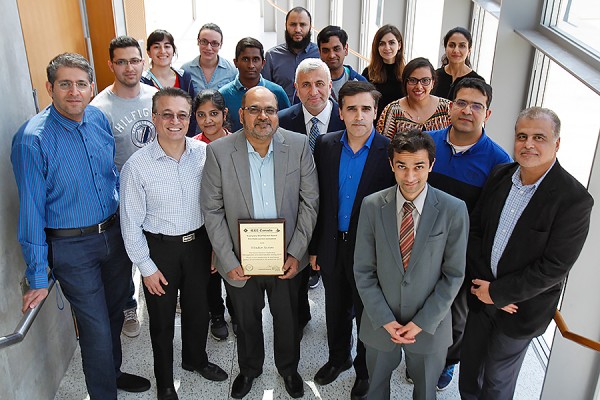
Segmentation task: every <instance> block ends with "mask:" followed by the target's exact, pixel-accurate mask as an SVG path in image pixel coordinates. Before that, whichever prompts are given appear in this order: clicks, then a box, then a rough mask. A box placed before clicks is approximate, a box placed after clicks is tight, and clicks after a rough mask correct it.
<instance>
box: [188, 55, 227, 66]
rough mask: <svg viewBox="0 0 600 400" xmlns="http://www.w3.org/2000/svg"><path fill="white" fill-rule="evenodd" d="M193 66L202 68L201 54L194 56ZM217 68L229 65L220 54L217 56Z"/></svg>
mask: <svg viewBox="0 0 600 400" xmlns="http://www.w3.org/2000/svg"><path fill="white" fill-rule="evenodd" d="M192 67H194V68H201V67H200V56H196V58H194V62H193V63H192ZM217 68H227V66H226V65H225V59H224V58H221V57H220V56H217Z"/></svg>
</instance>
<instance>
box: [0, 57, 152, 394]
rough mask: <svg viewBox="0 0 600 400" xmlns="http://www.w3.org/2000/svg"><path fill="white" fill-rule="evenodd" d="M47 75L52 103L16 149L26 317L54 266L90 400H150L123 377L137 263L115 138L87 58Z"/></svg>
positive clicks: (60, 61) (59, 63) (61, 64)
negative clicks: (98, 103) (127, 243)
mask: <svg viewBox="0 0 600 400" xmlns="http://www.w3.org/2000/svg"><path fill="white" fill-rule="evenodd" d="M46 72H47V76H48V82H47V83H46V89H47V90H48V94H49V95H50V96H51V97H52V104H51V105H49V106H48V107H46V109H44V110H43V111H42V112H40V113H39V114H38V115H36V116H34V117H33V118H31V119H30V120H29V121H27V122H26V123H25V124H24V125H23V126H22V127H21V128H20V129H19V131H18V132H17V133H16V135H15V137H14V138H13V143H12V153H11V161H12V164H13V170H14V173H15V178H16V181H17V186H18V189H19V200H20V211H19V227H18V237H19V242H20V243H21V246H22V249H23V256H24V259H25V262H26V263H27V269H26V272H25V275H26V277H27V280H28V282H29V287H30V289H29V290H28V291H27V292H26V293H25V294H24V295H23V309H22V311H23V312H25V311H27V310H28V309H31V308H34V307H36V306H38V305H39V303H40V302H41V301H42V300H43V299H44V298H46V296H47V295H48V289H47V288H48V271H47V268H48V267H50V268H51V270H52V276H53V278H54V279H56V280H58V281H59V282H60V287H61V289H62V291H63V293H64V295H65V297H66V298H67V300H68V301H69V303H70V304H71V308H72V310H73V312H74V313H75V317H76V319H77V328H78V331H79V345H80V347H81V358H82V362H83V372H84V375H85V381H86V386H87V390H88V393H89V395H90V398H91V399H94V400H95V399H103V400H104V399H112V400H115V399H116V398H117V388H119V389H122V390H125V391H130V392H143V391H146V390H148V389H149V388H150V382H149V381H148V380H147V379H145V378H142V377H139V376H136V375H132V374H128V373H123V372H121V355H122V354H121V339H120V331H121V327H122V326H123V306H124V305H125V301H126V298H127V291H128V285H129V279H130V276H131V262H130V261H129V258H128V257H127V253H126V252H125V247H124V245H123V238H122V237H121V229H120V226H119V216H118V215H117V208H118V206H119V182H118V179H119V173H118V171H117V168H116V166H115V163H114V152H115V144H114V139H113V136H112V133H111V128H110V125H109V123H108V120H107V119H106V117H105V116H104V114H103V113H102V112H101V111H100V110H98V109H97V108H96V107H94V106H88V104H89V102H90V99H91V98H92V95H93V91H94V83H93V70H92V67H91V65H90V64H89V62H88V61H87V60H86V59H85V58H83V57H82V56H81V55H79V54H71V53H64V54H60V55H58V56H57V57H55V58H54V59H52V61H50V63H49V65H48V67H47V69H46Z"/></svg>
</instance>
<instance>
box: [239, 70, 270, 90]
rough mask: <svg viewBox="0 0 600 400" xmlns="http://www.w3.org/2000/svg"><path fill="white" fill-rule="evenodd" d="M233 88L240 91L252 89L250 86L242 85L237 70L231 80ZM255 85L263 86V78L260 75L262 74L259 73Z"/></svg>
mask: <svg viewBox="0 0 600 400" xmlns="http://www.w3.org/2000/svg"><path fill="white" fill-rule="evenodd" d="M233 82H234V83H233V84H234V86H235V88H236V89H237V90H238V91H240V92H242V91H243V92H245V91H247V90H248V89H252V88H247V87H245V86H244V85H242V82H241V81H240V73H239V72H238V74H237V75H236V76H235V80H234V81H233ZM256 86H265V79H264V78H263V77H262V75H259V81H258V85H256Z"/></svg>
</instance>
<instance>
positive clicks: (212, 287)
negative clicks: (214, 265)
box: [208, 272, 235, 319]
mask: <svg viewBox="0 0 600 400" xmlns="http://www.w3.org/2000/svg"><path fill="white" fill-rule="evenodd" d="M221 282H223V278H222V277H221V274H219V273H218V272H216V273H214V274H211V275H210V279H209V281H208V308H209V311H210V315H211V317H215V316H223V315H225V304H226V305H227V311H229V315H230V316H231V319H235V312H234V311H233V305H232V304H231V299H230V298H229V296H228V295H227V294H226V298H225V304H223V294H222V290H221Z"/></svg>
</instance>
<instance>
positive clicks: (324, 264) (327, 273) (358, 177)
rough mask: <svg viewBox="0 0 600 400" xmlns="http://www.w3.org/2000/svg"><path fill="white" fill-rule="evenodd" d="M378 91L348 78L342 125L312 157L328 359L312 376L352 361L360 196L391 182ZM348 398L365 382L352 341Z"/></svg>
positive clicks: (325, 379) (314, 253)
mask: <svg viewBox="0 0 600 400" xmlns="http://www.w3.org/2000/svg"><path fill="white" fill-rule="evenodd" d="M379 97H381V95H380V93H379V92H378V91H377V90H376V89H375V87H374V86H373V85H372V84H370V83H368V82H355V81H350V82H347V83H345V84H344V86H342V88H341V89H340V91H339V93H338V98H339V100H340V106H339V109H340V111H339V114H340V118H341V119H342V120H343V122H344V124H345V125H346V129H345V130H341V131H338V132H333V133H329V134H326V135H322V136H319V137H318V138H317V140H316V145H315V153H314V156H315V163H316V166H317V172H318V175H319V188H320V194H321V207H320V208H319V217H318V222H317V228H316V230H315V233H314V235H313V238H312V240H311V245H310V248H309V251H310V254H311V256H310V261H311V265H312V268H313V269H315V270H320V271H321V275H322V278H323V285H324V286H325V315H326V318H327V344H328V346H329V360H328V361H327V363H326V364H325V365H323V366H322V367H321V369H319V371H318V372H317V374H316V375H315V378H314V381H315V382H316V383H317V384H319V385H327V384H329V383H331V382H333V381H334V380H335V379H336V378H337V377H338V375H339V374H340V373H341V372H343V371H345V370H347V369H349V368H350V367H352V356H351V354H350V353H351V349H352V320H353V318H354V314H356V320H357V326H360V316H361V313H362V308H363V307H362V302H361V301H360V297H359V296H358V292H357V291H356V284H355V283H354V272H353V265H354V245H355V241H356V227H357V225H358V215H359V211H360V204H361V203H362V200H363V198H364V197H365V196H367V195H369V194H371V193H375V192H377V191H379V190H383V189H385V188H388V187H390V186H391V185H393V184H394V174H393V173H392V171H391V170H390V164H389V161H388V158H387V147H388V144H389V143H390V141H389V139H387V138H386V137H384V136H382V135H380V134H378V133H377V131H375V129H374V128H373V120H374V119H375V116H376V115H377V102H378V101H379ZM356 347H357V350H356V358H355V359H354V369H355V370H356V380H355V383H354V386H353V387H352V391H351V397H352V399H362V398H364V397H365V396H366V394H367V390H368V388H369V374H368V372H367V364H366V361H365V347H364V345H363V344H362V342H360V341H357V346H356Z"/></svg>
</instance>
